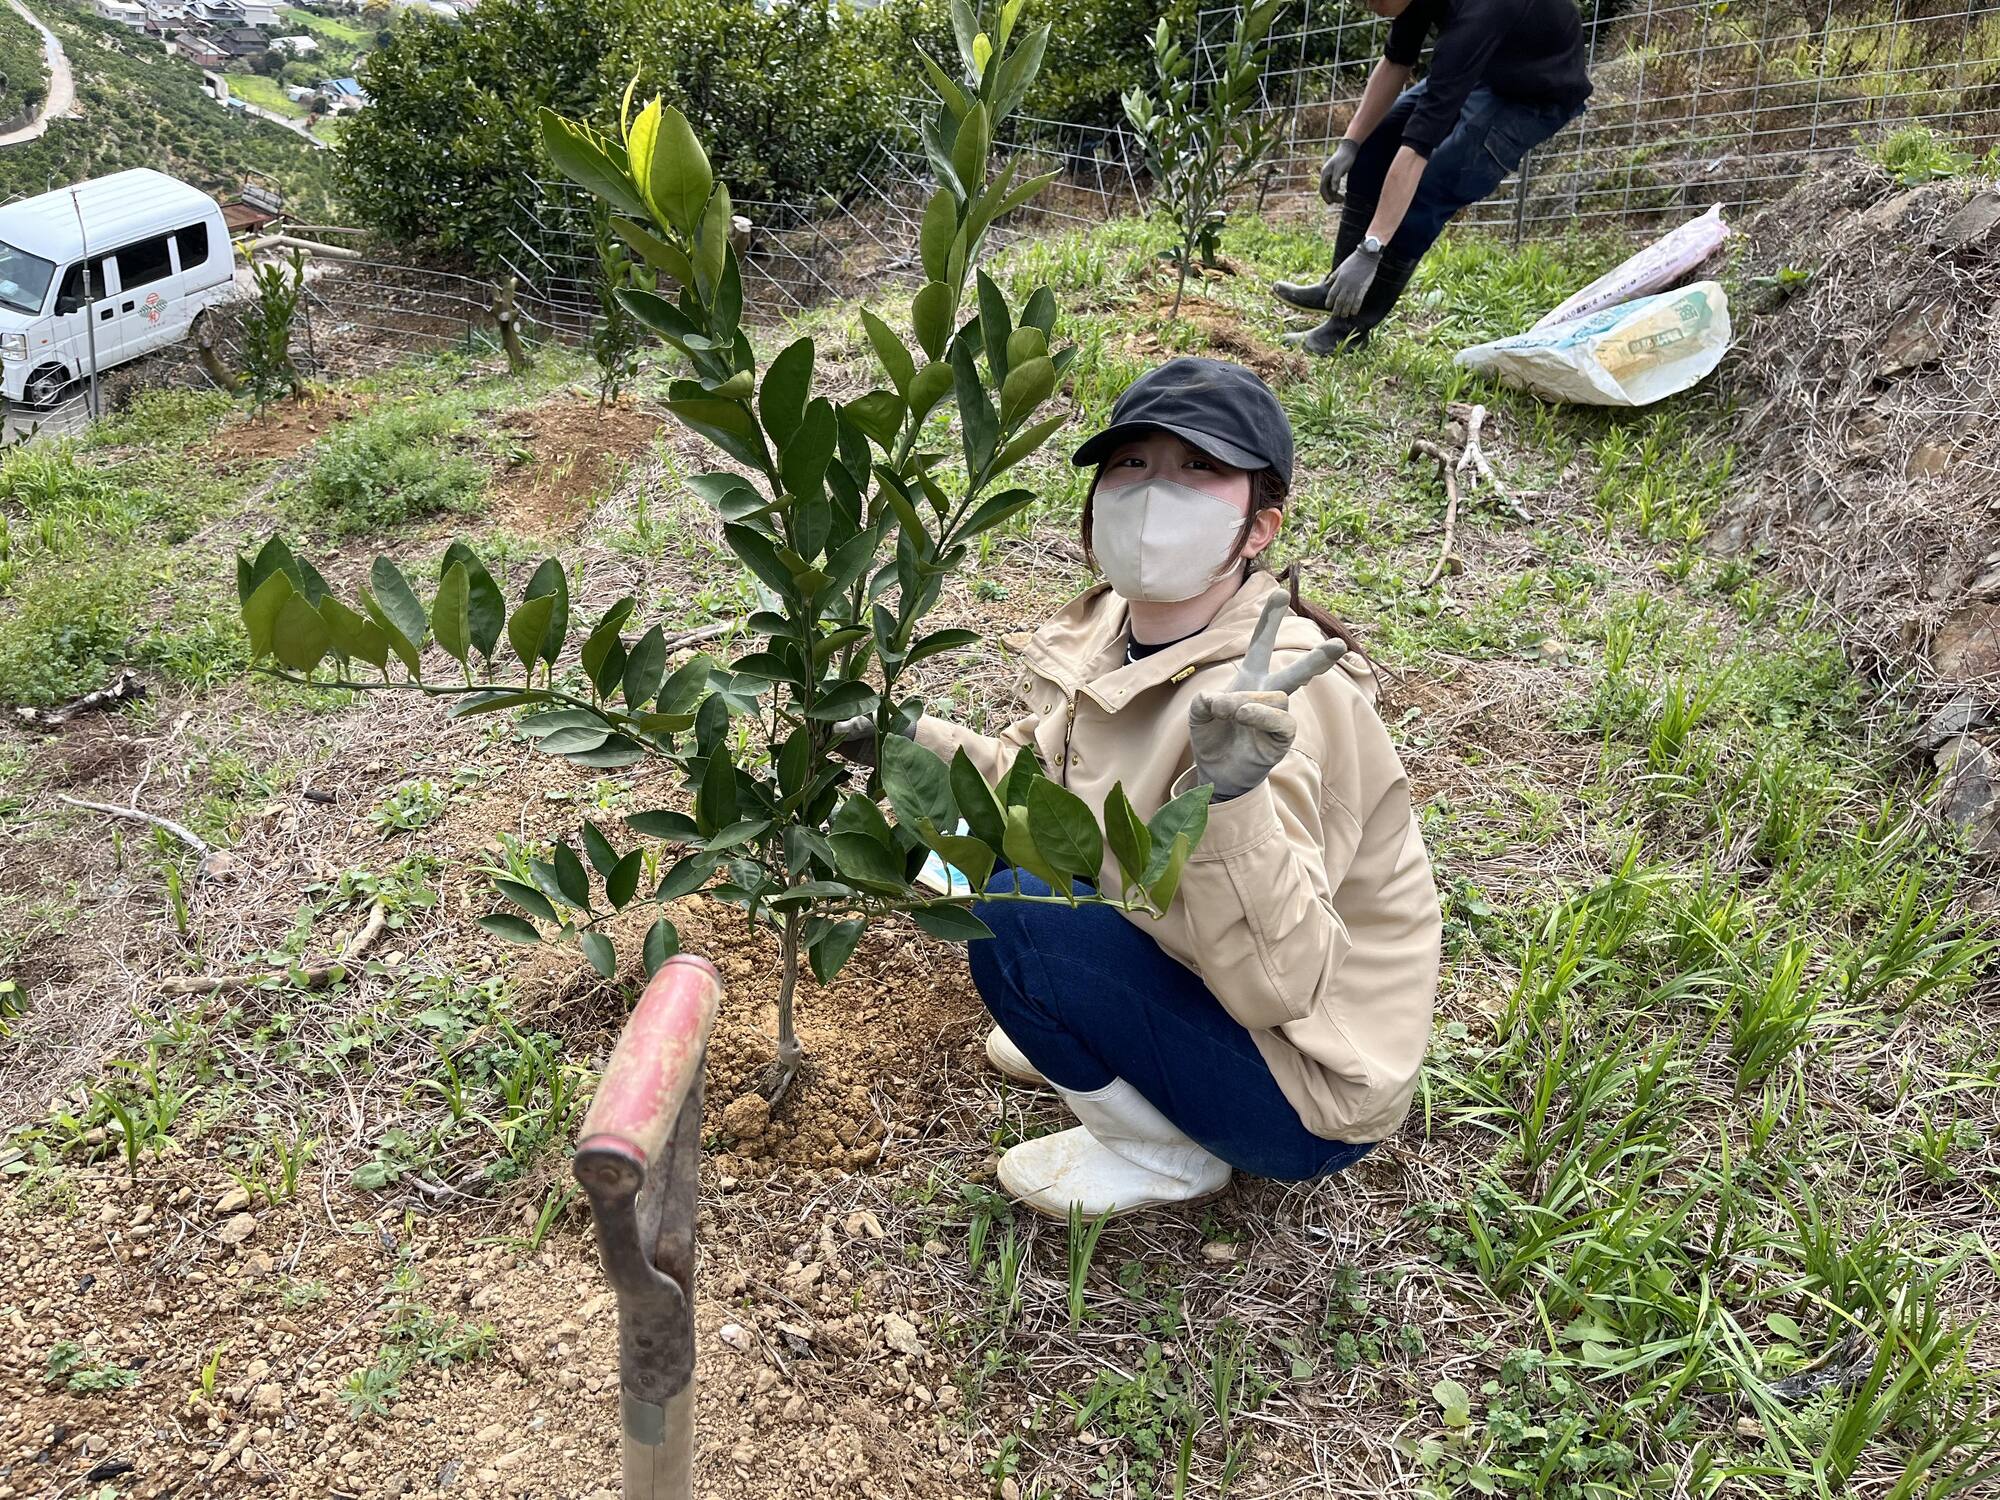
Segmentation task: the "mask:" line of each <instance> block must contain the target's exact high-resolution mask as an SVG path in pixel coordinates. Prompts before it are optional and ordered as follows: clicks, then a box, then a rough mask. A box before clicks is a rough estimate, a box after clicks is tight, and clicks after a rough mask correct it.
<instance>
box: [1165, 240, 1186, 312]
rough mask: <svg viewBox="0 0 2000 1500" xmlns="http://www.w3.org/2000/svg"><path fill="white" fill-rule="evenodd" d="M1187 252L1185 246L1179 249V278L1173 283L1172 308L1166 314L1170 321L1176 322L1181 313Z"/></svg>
mask: <svg viewBox="0 0 2000 1500" xmlns="http://www.w3.org/2000/svg"><path fill="white" fill-rule="evenodd" d="M1187 273H1188V254H1187V249H1186V247H1185V246H1183V247H1182V249H1181V274H1180V279H1179V280H1177V281H1176V282H1175V283H1174V310H1173V311H1172V312H1171V313H1169V314H1168V315H1167V321H1168V322H1170V323H1173V322H1178V321H1179V320H1180V315H1181V294H1182V293H1183V292H1185V291H1186V290H1187Z"/></svg>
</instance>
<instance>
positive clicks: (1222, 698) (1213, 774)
mask: <svg viewBox="0 0 2000 1500" xmlns="http://www.w3.org/2000/svg"><path fill="white" fill-rule="evenodd" d="M1290 607H1291V604H1290V601H1289V600H1288V599H1287V598H1286V597H1285V595H1284V592H1283V591H1282V590H1279V591H1277V592H1274V593H1273V594H1272V595H1271V597H1270V598H1269V599H1267V600H1266V601H1265V602H1264V613H1263V614H1262V615H1261V616H1259V617H1258V620H1257V629H1256V632H1255V633H1254V634H1253V635H1252V636H1251V637H1250V649H1249V651H1248V652H1246V653H1245V654H1244V657H1243V665H1242V667H1241V668H1240V669H1239V670H1238V671H1237V673H1236V680H1235V681H1233V682H1231V683H1230V684H1229V688H1228V690H1227V691H1226V692H1220V693H1196V694H1195V695H1194V702H1193V704H1191V705H1190V706H1189V708H1188V739H1189V741H1190V742H1191V743H1192V744H1193V746H1194V765H1195V774H1196V775H1197V776H1199V777H1200V778H1201V780H1203V781H1205V782H1207V783H1208V784H1209V785H1210V786H1213V787H1214V788H1215V797H1216V800H1217V801H1226V800H1227V799H1229V798H1231V797H1240V796H1242V795H1243V794H1244V793H1245V792H1247V791H1251V790H1252V789H1254V788H1255V787H1256V786H1257V784H1258V783H1259V782H1261V781H1262V780H1263V779H1264V778H1265V777H1266V776H1269V775H1270V774H1271V772H1272V770H1273V768H1275V767H1276V766H1277V764H1278V762H1279V761H1281V760H1283V759H1284V758H1285V756H1286V754H1287V753H1288V752H1289V751H1290V750H1291V748H1292V740H1293V739H1294V738H1295V737H1296V736H1297V734H1298V724H1297V722H1296V721H1295V720H1294V719H1293V718H1292V714H1291V710H1290V709H1289V708H1287V707H1286V698H1287V697H1288V695H1289V694H1291V693H1292V692H1293V691H1294V690H1296V689H1298V688H1301V687H1304V686H1305V685H1306V684H1307V683H1308V682H1311V681H1312V680H1313V679H1314V678H1315V677H1317V676H1319V675H1320V673H1322V672H1324V671H1326V670H1327V669H1328V668H1330V667H1331V666H1332V665H1333V664H1334V663H1335V662H1337V661H1339V660H1340V659H1341V657H1343V656H1345V655H1346V654H1347V643H1346V642H1345V641H1327V642H1325V643H1323V644H1322V645H1318V646H1315V647H1314V648H1313V649H1312V650H1310V651H1308V652H1307V653H1306V654H1305V655H1304V656H1302V657H1300V658H1299V659H1298V660H1297V661H1295V662H1293V663H1291V665H1289V666H1285V667H1280V668H1279V669H1278V670H1277V671H1275V672H1274V671H1272V670H1271V648H1272V647H1274V646H1275V645H1277V643H1278V627H1279V626H1280V625H1281V624H1282V623H1283V622H1284V617H1285V615H1286V613H1287V612H1288V611H1289V609H1290Z"/></svg>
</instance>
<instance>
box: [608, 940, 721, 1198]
mask: <svg viewBox="0 0 2000 1500" xmlns="http://www.w3.org/2000/svg"><path fill="white" fill-rule="evenodd" d="M721 1000H722V976H721V975H719V974H717V973H716V972H715V965H713V964H711V963H710V962H709V961H708V960H707V959H705V958H698V957H696V956H695V955H694V954H692V953H682V954H678V955H676V956H675V957H673V958H670V959H668V960H667V961H666V962H665V963H664V964H662V965H660V968H659V970H658V972H657V973H655V974H654V975H653V977H652V979H651V981H650V982H649V983H648V984H647V985H646V990H645V993H644V994H642V995H641V996H640V997H639V1004H638V1007H637V1008H636V1009H635V1010H634V1011H633V1012H632V1018H631V1019H630V1020H629V1021H627V1022H626V1023H625V1029H624V1030H623V1031H622V1032H620V1033H619V1036H618V1045H617V1046H616V1047H614V1048H613V1049H612V1051H611V1061H610V1062H609V1063H607V1064H606V1065H605V1068H604V1078H603V1080H602V1081H601V1082H600V1083H599V1084H598V1086H597V1097H596V1098H595V1099H594V1100H593V1101H592V1102H591V1106H590V1113H589V1114H588V1115H586V1116H585V1117H584V1121H583V1135H582V1139H580V1140H579V1141H578V1142H577V1154H578V1156H579V1157H584V1156H592V1157H599V1159H600V1160H601V1159H602V1158H601V1156H600V1153H610V1154H611V1155H613V1156H617V1157H623V1158H625V1159H626V1160H627V1161H629V1162H630V1163H631V1165H632V1166H633V1167H635V1168H636V1169H637V1173H638V1177H639V1178H640V1179H643V1178H644V1177H645V1176H647V1175H648V1174H649V1173H650V1171H651V1169H652V1168H653V1166H654V1165H655V1164H656V1163H657V1162H658V1161H659V1159H660V1151H661V1148H662V1147H663V1146H664V1145H665V1144H666V1140H667V1135H668V1133H669V1132H670V1131H672V1129H673V1127H674V1121H675V1119H676V1118H677V1117H678V1116H679V1115H680V1111H681V1102H682V1101H683V1100H684V1099H686V1098H687V1095H688V1090H689V1089H691V1088H692V1087H693V1086H694V1084H695V1080H696V1079H697V1077H698V1076H699V1073H700V1069H701V1055H702V1047H703V1046H704V1045H705V1044H706V1042H707V1041H708V1031H709V1028H710V1027H711V1026H712V1025H714V1023H715V1012H716V1008H717V1006H718V1005H720V1003H721ZM633 1185H634V1187H635V1188H636V1186H637V1182H636V1181H635V1182H634V1184H633Z"/></svg>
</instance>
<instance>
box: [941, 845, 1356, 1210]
mask: <svg viewBox="0 0 2000 1500" xmlns="http://www.w3.org/2000/svg"><path fill="white" fill-rule="evenodd" d="M1017 879H1018V880H1019V881H1020V885H1019V887H1018V889H1019V890H1020V891H1021V892H1023V893H1024V894H1027V895H1034V896H1046V895H1048V894H1049V888H1048V886H1047V885H1045V884H1043V883H1042V882H1041V881H1040V880H1038V879H1036V878H1035V877H1034V876H1033V875H1029V874H1026V873H1023V872H1018V871H1014V870H1002V871H999V872H998V873H996V874H995V875H994V877H993V880H992V882H991V884H990V885H989V886H988V887H987V888H988V889H989V890H1014V889H1017V887H1016V886H1015V885H1014V881H1015V880H1017ZM1075 889H1076V891H1077V893H1078V894H1079V895H1083V894H1088V892H1089V887H1088V886H1085V885H1082V884H1080V883H1079V884H1078V885H1077V886H1076V887H1075ZM973 910H974V911H976V912H977V913H978V914H979V918H980V920H981V921H983V922H985V924H986V925H987V926H988V927H990V928H992V929H993V936H992V937H991V938H979V939H976V940H975V941H973V942H971V943H969V944H967V945H966V956H967V959H968V960H969V962H970V964H971V967H972V982H973V984H974V985H975V986H977V987H978V990H979V998H980V999H981V1000H983V1001H985V1002H986V1009H987V1010H988V1011H989V1012H990V1013H991V1014H992V1016H993V1019H994V1020H995V1021H996V1022H998V1023H999V1025H1000V1027H1001V1029H1002V1030H1004V1031H1005V1032H1006V1033H1007V1035H1008V1036H1009V1037H1011V1038H1013V1041H1014V1045H1015V1046H1017V1047H1019V1048H1020V1049H1021V1051H1022V1052H1023V1053H1025V1054H1026V1055H1027V1058H1028V1060H1029V1061H1030V1062H1032V1063H1033V1064H1034V1065H1035V1066H1036V1068H1038V1069H1039V1070H1040V1071H1041V1074H1042V1076H1043V1077H1044V1078H1046V1079H1048V1080H1049V1082H1051V1083H1053V1084H1055V1085H1057V1086H1058V1087H1060V1088H1065V1089H1068V1090H1069V1091H1071V1092H1072V1093H1090V1092H1092V1091H1093V1090H1096V1089H1101V1088H1103V1087H1104V1086H1105V1085H1106V1084H1108V1083H1110V1082H1111V1080H1112V1079H1114V1078H1122V1079H1124V1080H1125V1081H1126V1082H1127V1083H1129V1084H1131V1085H1132V1086H1133V1087H1134V1088H1136V1089H1137V1090H1138V1091H1139V1092H1140V1093H1141V1094H1143V1095H1145V1096H1146V1098H1147V1100H1148V1101H1149V1102H1150V1103H1151V1104H1152V1105H1153V1107H1154V1108H1155V1109H1157V1110H1159V1112H1160V1113H1161V1114H1163V1115H1165V1116H1166V1117H1167V1118H1168V1119H1169V1120H1171V1121H1173V1123H1174V1124H1175V1125H1176V1126H1177V1127H1178V1128H1179V1129H1180V1130H1181V1131H1182V1132H1183V1133H1185V1134H1186V1135H1188V1136H1189V1137H1191V1138H1192V1139H1193V1140H1195V1141H1196V1142H1198V1143H1199V1144H1200V1145H1201V1146H1202V1147H1203V1148H1204V1149H1206V1150H1207V1151H1209V1152H1212V1153H1213V1154H1214V1155H1216V1156H1219V1157H1221V1158H1222V1159H1223V1160H1224V1161H1226V1162H1228V1163H1229V1164H1230V1165H1231V1166H1232V1167H1235V1168H1237V1169H1239V1170H1240V1171H1244V1172H1248V1173H1250V1174H1251V1175H1253V1176H1256V1177H1275V1178H1279V1179H1282V1180H1284V1181H1287V1182H1302V1181H1305V1180H1307V1179H1309V1178H1314V1177H1324V1176H1326V1175H1327V1174H1328V1173H1331V1172H1338V1171H1339V1170H1340V1169H1341V1168H1342V1167H1345V1166H1348V1165H1349V1164H1351V1163H1352V1162H1355V1161H1357V1160H1359V1159H1360V1158H1361V1157H1363V1156H1365V1155H1367V1153H1368V1152H1369V1151H1371V1150H1373V1149H1374V1146H1373V1143H1363V1144H1359V1145H1350V1144H1348V1143H1347V1142H1344V1141H1329V1140H1327V1139H1325V1138H1324V1137H1322V1136H1317V1135H1314V1134H1313V1133H1312V1132H1311V1131H1309V1130H1307V1129H1306V1128H1305V1126H1304V1125H1302V1124H1300V1123H1299V1117H1298V1112H1297V1111H1296V1110H1294V1109H1293V1108H1292V1106H1291V1103H1290V1102H1289V1101H1288V1100H1287V1099H1286V1098H1285V1096H1284V1094H1283V1093H1281V1092H1280V1091H1279V1089H1278V1084H1277V1080H1276V1079H1274V1078H1272V1076H1271V1069H1270V1067H1269V1066H1268V1065H1267V1064H1266V1063H1265V1061H1264V1056H1263V1054H1262V1053H1261V1052H1259V1051H1258V1050H1257V1044H1256V1042H1254V1041H1253V1040H1251V1037H1250V1033H1249V1032H1248V1031H1247V1030H1245V1029H1244V1028H1243V1027H1242V1026H1239V1025H1238V1024H1237V1023H1236V1022H1235V1021H1234V1020H1232V1019H1231V1018H1230V1015H1229V1013H1228V1012H1227V1011H1225V1010H1224V1009H1223V1008H1222V1004H1221V1002H1220V1001H1218V1000H1217V999H1216V998H1215V996H1213V995H1212V994H1210V993H1209V991H1208V986H1206V985H1205V984H1203V983H1202V982H1201V980H1200V979H1198V978H1196V977H1195V975H1194V973H1193V971H1192V970H1190V969H1188V968H1186V967H1185V966H1184V965H1182V964H1181V963H1179V962H1178V961H1177V960H1175V959H1173V958H1171V957H1169V956H1168V954H1167V953H1166V952H1165V951H1164V950H1163V949H1162V948H1161V947H1160V945H1159V944H1158V943H1156V942H1154V941H1153V940H1152V939H1151V938H1149V937H1148V936H1146V934H1145V932H1144V931H1142V930H1141V929H1140V928H1139V927H1138V926H1137V925H1136V924H1134V923H1132V922H1130V921H1128V920H1126V918H1124V917H1122V916H1120V915H1119V914H1118V913H1117V912H1116V911H1114V910H1112V909H1111V908H1110V907H1108V906H1076V907H1071V906H1037V905H1031V904H1029V903H1027V902H1018V901H991V902H981V903H980V904H978V905H977V906H975V907H974V908H973Z"/></svg>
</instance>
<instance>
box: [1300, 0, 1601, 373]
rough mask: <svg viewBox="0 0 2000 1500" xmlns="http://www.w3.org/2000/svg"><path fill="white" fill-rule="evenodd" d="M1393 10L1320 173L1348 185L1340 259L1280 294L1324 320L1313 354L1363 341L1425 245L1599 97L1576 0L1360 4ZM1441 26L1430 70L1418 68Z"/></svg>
mask: <svg viewBox="0 0 2000 1500" xmlns="http://www.w3.org/2000/svg"><path fill="white" fill-rule="evenodd" d="M1362 4H1364V5H1366V6H1367V7H1368V9H1369V10H1372V11H1373V12H1374V13H1375V14H1376V15H1378V16H1384V17H1388V18H1391V22H1392V24H1391V25H1390V27H1389V41H1388V45H1387V47H1386V48H1385V49H1384V52H1383V57H1382V60H1381V61H1380V62H1378V63H1377V64H1376V65H1375V70H1374V72H1372V73H1371V74H1369V76H1368V84H1367V87H1365V88H1364V89H1363V90H1362V92H1361V102H1360V103H1359V104H1357V105H1356V106H1355V109H1354V117H1353V119H1351V120H1349V121H1348V124H1347V133H1346V135H1345V136H1344V137H1343V138H1342V140H1341V142H1340V144H1339V145H1338V146H1336V147H1335V148H1334V152H1333V155H1332V156H1331V157H1330V158H1328V160H1327V163H1326V166H1325V167H1324V168H1323V169H1322V170H1321V172H1320V179H1319V192H1320V197H1322V198H1324V199H1325V200H1326V201H1327V202H1328V203H1329V204H1331V203H1333V202H1334V201H1335V199H1336V195H1337V194H1338V193H1339V191H1340V187H1341V183H1342V180H1343V179H1345V181H1346V188H1347V197H1346V202H1345V203H1344V204H1343V205H1342V207H1341V212H1340V230H1339V233H1338V234H1337V235H1336V237H1335V239H1334V246H1333V267H1332V270H1331V271H1330V272H1329V273H1328V274H1327V276H1326V278H1325V279H1324V280H1322V281H1314V282H1294V281H1281V282H1279V283H1278V284H1277V285H1276V286H1274V287H1272V288H1271V290H1272V291H1273V292H1275V293H1276V294H1277V295H1278V296H1279V297H1281V298H1283V299H1284V300H1285V301H1287V302H1289V303H1291V304H1292V305H1293V306H1294V307H1303V308H1306V309H1308V310H1310V311H1312V312H1324V313H1327V314H1328V315H1329V316H1328V317H1327V319H1326V321H1325V322H1324V323H1322V324H1320V325H1319V327H1317V328H1315V329H1313V330H1312V331H1311V332H1310V333H1308V334H1306V335H1305V336H1304V337H1303V339H1301V340H1299V342H1300V344H1301V346H1302V347H1303V348H1304V349H1305V350H1306V351H1307V352H1308V353H1311V354H1334V353H1338V352H1339V351H1341V350H1343V349H1354V348H1359V347H1360V346H1362V345H1363V344H1365V343H1366V342H1367V341H1368V335H1369V333H1370V332H1371V331H1372V330H1373V329H1374V327H1375V325H1376V324H1378V323H1380V322H1381V321H1382V320H1383V319H1384V318H1385V317H1387V316H1388V315H1389V309H1390V308H1392V307H1394V306H1395V305H1396V299H1397V298H1399V297H1401V296H1402V295H1403V289H1404V288H1405V287H1406V286H1408V285H1409V284H1410V276H1411V274H1412V273H1413V272H1414V271H1415V270H1416V268H1417V262H1418V261H1420V260H1422V259H1423V256H1424V252H1425V251H1426V250H1429V249H1430V247H1431V246H1432V245H1433V244H1434V243H1435V242H1436V240H1437V237H1438V236H1439V235H1440V234H1442V233H1443V232H1444V226H1445V225H1446V224H1448V223H1450V222H1451V220H1452V219H1453V218H1454V217H1455V216H1456V215H1457V214H1458V213H1459V211H1460V210H1461V209H1464V208H1466V207H1468V206H1469V205H1471V204H1474V203H1477V202H1479V201H1480V200H1481V199H1483V198H1485V197H1487V196H1488V195H1489V194H1491V193H1492V191H1493V190H1494V189H1495V188H1497V187H1498V186H1500V183H1501V182H1502V180H1503V179H1505V178H1506V176H1507V175H1508V174H1509V173H1510V172H1513V171H1514V170H1515V169H1516V168H1518V167H1519V166H1520V165H1521V159H1522V158H1523V157H1524V156H1526V155H1527V154H1528V152H1529V151H1530V150H1532V149H1533V148H1534V147H1536V146H1539V145H1540V144H1541V143H1542V142H1543V141H1545V140H1547V139H1548V138H1549V137H1550V136H1552V135H1554V134H1555V133H1556V132H1557V131H1558V130H1560V129H1562V128H1563V126H1565V125H1567V124H1568V123H1569V122H1570V121H1571V120H1573V119H1575V118H1576V117H1577V116H1578V115H1580V114H1581V113H1583V105H1584V101H1585V100H1586V99H1588V98H1589V97H1590V79H1589V77H1588V76H1587V74H1586V73H1585V71H1584V46H1583V26H1582V23H1581V22H1580V21H1579V20H1578V17H1577V8H1576V4H1575V0H1362ZM1432 32H1436V33H1437V45H1436V47H1435V48H1434V50H1433V51H1432V53H1431V66H1430V72H1429V75H1428V76H1427V77H1425V79H1424V80H1423V82H1421V83H1419V84H1417V85H1416V86H1415V87H1414V88H1412V87H1410V86H1409V83H1410V78H1411V76H1412V73H1413V72H1414V70H1415V68H1416V64H1417V59H1418V57H1419V56H1421V55H1422V53H1423V49H1424V42H1425V40H1426V38H1427V37H1429V35H1430V34H1431V33H1432Z"/></svg>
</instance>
